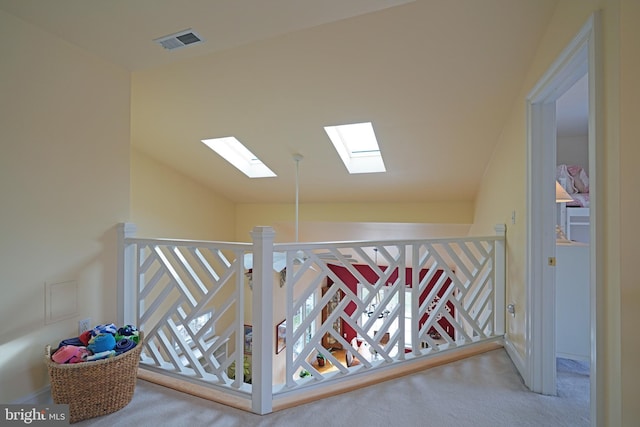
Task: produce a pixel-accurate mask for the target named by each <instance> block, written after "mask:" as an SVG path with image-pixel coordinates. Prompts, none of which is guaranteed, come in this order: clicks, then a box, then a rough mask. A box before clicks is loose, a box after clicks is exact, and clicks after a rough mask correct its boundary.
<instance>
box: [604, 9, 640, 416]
mask: <svg viewBox="0 0 640 427" xmlns="http://www.w3.org/2000/svg"><path fill="white" fill-rule="evenodd" d="M638 22H640V2H638V1H637V0H623V1H622V2H621V8H620V27H621V32H620V88H621V90H620V181H619V182H620V195H621V197H620V199H619V204H616V205H614V207H617V206H620V209H619V210H617V209H615V208H614V207H612V212H611V213H610V216H612V217H613V218H612V219H611V221H617V220H618V219H619V220H620V229H621V230H624V232H623V233H622V234H621V240H620V327H621V330H620V335H621V336H622V337H623V339H622V341H621V343H622V348H621V360H620V366H621V368H622V424H623V425H625V426H631V425H637V423H638V420H640V405H638V396H640V368H638V361H640V335H639V334H638V331H637V325H639V324H640V280H639V279H638V267H637V264H638V257H637V253H638V242H640V225H639V224H638V213H639V212H640V197H638V196H637V195H638V189H637V185H638V183H640V168H639V167H638V159H640V144H639V143H638V142H639V140H640V120H638V117H640V106H639V104H638V100H639V99H640V83H639V82H638V77H639V76H640V25H638ZM613 172H615V171H612V173H613ZM633 194H635V195H636V196H631V197H630V196H629V195H633ZM610 313H611V315H615V312H610Z"/></svg>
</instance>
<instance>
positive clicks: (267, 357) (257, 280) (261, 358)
mask: <svg viewBox="0 0 640 427" xmlns="http://www.w3.org/2000/svg"><path fill="white" fill-rule="evenodd" d="M274 237H275V232H274V231H273V229H272V228H271V227H254V228H253V231H252V232H251V239H252V240H253V299H252V304H251V305H252V312H253V315H252V318H253V325H252V355H251V367H252V373H251V383H252V385H251V389H252V395H251V398H252V402H251V403H252V405H251V406H252V410H253V412H255V413H256V414H260V415H263V414H268V413H270V412H273V351H272V350H273V345H274V341H275V335H274V334H275V331H274V325H273V240H274Z"/></svg>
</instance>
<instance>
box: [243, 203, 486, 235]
mask: <svg viewBox="0 0 640 427" xmlns="http://www.w3.org/2000/svg"><path fill="white" fill-rule="evenodd" d="M473 208H474V206H473V203H471V202H433V203H301V204H300V206H299V220H300V223H301V224H302V222H315V223H319V222H327V223H330V222H351V223H375V222H378V223H382V222H386V223H415V224H421V223H424V224H470V223H471V222H472V220H473ZM286 222H288V223H292V224H293V223H294V222H295V204H266V203H263V204H253V203H241V204H238V205H237V206H236V240H238V241H242V242H248V241H249V240H250V236H249V232H250V231H251V230H252V229H253V227H254V226H256V225H267V226H271V227H274V226H275V225H277V224H278V223H286ZM490 234H494V232H493V231H492V232H491V233H490ZM292 237H293V236H286V238H285V240H283V239H282V236H279V235H276V241H279V242H282V241H287V242H291V241H294V239H293V238H292ZM301 240H303V239H301ZM343 240H349V238H348V237H345V238H344V239H343Z"/></svg>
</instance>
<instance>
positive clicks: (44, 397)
mask: <svg viewBox="0 0 640 427" xmlns="http://www.w3.org/2000/svg"><path fill="white" fill-rule="evenodd" d="M52 402H53V400H52V399H51V386H50V385H48V384H47V385H46V386H44V387H43V388H41V389H40V390H38V391H35V392H33V393H31V394H28V395H26V396H22V397H21V398H18V399H16V400H14V401H13V402H11V403H13V404H18V405H20V404H33V405H43V404H47V403H52Z"/></svg>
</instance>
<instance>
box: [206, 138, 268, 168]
mask: <svg viewBox="0 0 640 427" xmlns="http://www.w3.org/2000/svg"><path fill="white" fill-rule="evenodd" d="M202 142H203V143H204V144H205V145H206V146H207V147H209V148H211V149H212V150H213V151H215V152H216V153H218V154H219V155H220V156H221V157H222V158H223V159H225V160H226V161H228V162H229V163H231V164H232V165H233V166H235V167H236V168H237V169H238V170H239V171H240V172H242V173H244V174H245V175H247V176H248V177H249V178H268V177H273V176H277V175H276V174H275V173H273V171H272V170H271V169H269V168H268V167H267V165H265V164H264V163H262V162H261V161H260V159H258V158H257V157H256V156H255V155H254V154H253V153H252V152H251V151H249V150H248V149H247V147H245V146H244V145H242V143H241V142H240V141H238V140H237V139H236V138H235V137H233V136H228V137H224V138H213V139H203V140H202Z"/></svg>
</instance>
